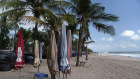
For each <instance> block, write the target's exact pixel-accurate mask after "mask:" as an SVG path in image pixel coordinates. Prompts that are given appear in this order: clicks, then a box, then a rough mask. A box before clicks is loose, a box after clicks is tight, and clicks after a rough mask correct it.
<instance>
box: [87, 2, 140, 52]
mask: <svg viewBox="0 0 140 79" xmlns="http://www.w3.org/2000/svg"><path fill="white" fill-rule="evenodd" d="M92 2H93V3H101V6H104V7H105V12H106V13H110V14H114V15H116V16H118V17H119V21H117V22H107V24H109V25H113V26H114V28H115V32H116V35H115V36H110V35H109V34H103V33H101V32H100V33H99V32H97V31H96V29H95V28H93V27H92V25H90V27H89V29H90V33H91V37H92V39H93V40H94V41H95V43H92V44H88V48H90V49H92V50H93V51H96V52H121V51H140V0H92Z"/></svg>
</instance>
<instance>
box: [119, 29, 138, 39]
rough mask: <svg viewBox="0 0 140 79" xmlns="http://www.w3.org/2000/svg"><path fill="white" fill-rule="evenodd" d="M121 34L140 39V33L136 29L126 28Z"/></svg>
mask: <svg viewBox="0 0 140 79" xmlns="http://www.w3.org/2000/svg"><path fill="white" fill-rule="evenodd" d="M137 32H138V33H140V30H138V31H137ZM121 36H126V37H129V38H130V39H132V40H135V41H136V40H140V35H138V34H136V33H135V31H132V30H125V31H124V32H123V33H122V34H121Z"/></svg>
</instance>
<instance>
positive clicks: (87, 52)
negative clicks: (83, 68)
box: [86, 46, 88, 60]
mask: <svg viewBox="0 0 140 79" xmlns="http://www.w3.org/2000/svg"><path fill="white" fill-rule="evenodd" d="M86 60H88V48H87V46H86Z"/></svg>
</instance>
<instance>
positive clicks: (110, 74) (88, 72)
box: [0, 55, 140, 79]
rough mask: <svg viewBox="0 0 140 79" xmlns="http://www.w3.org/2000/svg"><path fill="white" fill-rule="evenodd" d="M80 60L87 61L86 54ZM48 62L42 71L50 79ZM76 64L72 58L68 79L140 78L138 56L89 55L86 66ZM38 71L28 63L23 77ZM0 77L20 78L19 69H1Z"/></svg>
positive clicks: (25, 77)
mask: <svg viewBox="0 0 140 79" xmlns="http://www.w3.org/2000/svg"><path fill="white" fill-rule="evenodd" d="M80 60H81V61H85V56H83V57H81V58H80ZM46 62H47V61H46V60H43V63H42V66H41V67H40V72H41V73H48V74H49V79H50V73H49V70H48V67H47V63H46ZM75 64H76V62H75V58H71V67H72V74H71V75H68V76H67V79H140V59H136V58H130V57H121V56H108V55H106V56H101V55H100V56H94V55H89V60H88V61H87V63H86V64H85V65H84V66H79V67H76V66H75ZM36 72H37V68H34V67H33V66H32V65H26V66H25V68H23V69H22V71H21V76H22V79H33V76H34V73H36ZM61 77H62V74H61ZM0 79H18V71H15V70H13V69H12V70H11V71H6V72H3V71H0ZM61 79H62V78H61Z"/></svg>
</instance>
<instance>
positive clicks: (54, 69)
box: [50, 30, 59, 75]
mask: <svg viewBox="0 0 140 79" xmlns="http://www.w3.org/2000/svg"><path fill="white" fill-rule="evenodd" d="M50 52H51V54H50V55H51V74H53V75H55V74H57V73H58V71H59V70H58V63H57V54H58V49H57V44H56V39H55V34H54V31H53V30H52V31H51V42H50Z"/></svg>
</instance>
